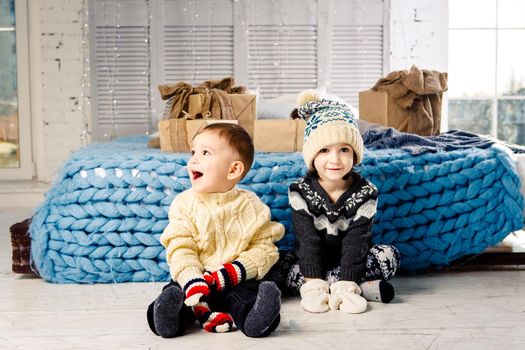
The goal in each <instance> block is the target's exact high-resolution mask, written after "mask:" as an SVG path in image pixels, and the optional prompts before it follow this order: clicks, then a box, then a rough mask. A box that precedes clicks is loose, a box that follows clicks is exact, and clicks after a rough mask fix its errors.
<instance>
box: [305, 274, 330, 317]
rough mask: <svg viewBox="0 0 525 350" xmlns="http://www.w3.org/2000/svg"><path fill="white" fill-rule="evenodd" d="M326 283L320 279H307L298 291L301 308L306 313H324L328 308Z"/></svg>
mask: <svg viewBox="0 0 525 350" xmlns="http://www.w3.org/2000/svg"><path fill="white" fill-rule="evenodd" d="M329 286H330V285H329V284H328V282H326V281H324V280H322V279H308V280H307V282H306V283H305V284H303V285H302V287H301V289H300V293H301V306H302V307H303V309H305V310H306V311H308V312H314V313H318V312H326V311H328V310H329V309H330V308H329V307H328V299H329V297H330V294H328V288H329Z"/></svg>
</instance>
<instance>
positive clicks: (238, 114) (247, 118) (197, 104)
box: [188, 94, 256, 138]
mask: <svg viewBox="0 0 525 350" xmlns="http://www.w3.org/2000/svg"><path fill="white" fill-rule="evenodd" d="M228 97H229V98H230V101H231V107H232V109H233V114H234V118H235V119H236V120H238V121H239V125H240V126H242V127H243V128H244V130H246V131H247V132H248V134H250V136H251V137H252V138H253V137H254V130H253V128H254V121H255V116H256V114H255V106H256V102H255V101H256V99H255V98H256V96H255V95H250V94H228ZM204 103H205V101H204V95H203V94H195V95H191V96H190V97H189V102H188V113H189V114H190V115H196V114H198V113H205V112H206V111H207V110H208V109H209V106H204ZM215 105H216V104H215ZM223 107H224V106H222V107H221V108H223ZM212 118H214V112H213V111H212Z"/></svg>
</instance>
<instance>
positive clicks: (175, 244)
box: [160, 187, 284, 286]
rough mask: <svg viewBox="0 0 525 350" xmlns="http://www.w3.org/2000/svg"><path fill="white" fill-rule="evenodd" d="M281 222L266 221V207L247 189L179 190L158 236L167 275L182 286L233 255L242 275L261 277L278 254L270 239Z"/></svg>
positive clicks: (279, 235)
mask: <svg viewBox="0 0 525 350" xmlns="http://www.w3.org/2000/svg"><path fill="white" fill-rule="evenodd" d="M283 234H284V227H283V225H281V224H279V223H276V222H272V221H270V209H269V208H268V207H267V206H266V205H265V204H264V203H263V202H261V200H260V199H259V198H258V197H257V196H256V195H255V194H254V193H252V192H250V191H247V190H242V189H237V188H236V187H234V188H233V189H232V190H230V191H228V192H225V193H212V194H198V193H195V192H193V191H192V190H191V189H189V190H187V191H184V192H183V193H181V194H179V195H178V196H177V197H176V198H175V200H174V201H173V203H172V205H171V206H170V209H169V224H168V226H167V227H166V228H165V229H164V232H163V233H162V235H161V236H160V242H161V243H162V245H163V246H165V247H166V260H167V261H168V265H169V266H170V272H171V278H172V279H173V280H175V281H177V282H178V283H179V284H180V285H181V286H185V285H186V284H187V283H188V282H189V281H190V280H193V279H195V278H203V272H204V271H217V270H219V269H221V268H223V265H224V264H226V263H229V262H232V261H234V260H237V261H238V262H239V263H241V264H242V266H243V267H244V269H245V274H246V279H252V278H256V279H261V278H262V277H263V276H264V275H265V274H266V273H267V272H268V270H269V269H270V268H271V267H272V265H273V264H274V263H275V262H276V261H277V259H278V258H279V254H278V252H277V247H276V246H275V244H274V242H275V241H278V240H279V239H281V238H282V236H283Z"/></svg>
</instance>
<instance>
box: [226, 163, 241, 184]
mask: <svg viewBox="0 0 525 350" xmlns="http://www.w3.org/2000/svg"><path fill="white" fill-rule="evenodd" d="M243 173H244V163H243V162H241V161H240V160H236V161H234V162H232V163H231V164H230V169H228V175H227V176H226V178H227V179H228V180H238V179H240V177H241V176H242V174H243Z"/></svg>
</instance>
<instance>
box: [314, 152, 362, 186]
mask: <svg viewBox="0 0 525 350" xmlns="http://www.w3.org/2000/svg"><path fill="white" fill-rule="evenodd" d="M353 166H354V150H353V149H352V146H350V145H349V144H348V143H335V144H333V145H330V146H327V147H325V148H323V149H321V150H320V151H319V153H317V155H316V156H315V158H314V167H315V170H317V173H318V174H319V178H320V179H321V180H322V181H340V180H341V179H342V178H343V177H344V176H345V175H346V174H348V173H349V172H350V170H352V167H353Z"/></svg>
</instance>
